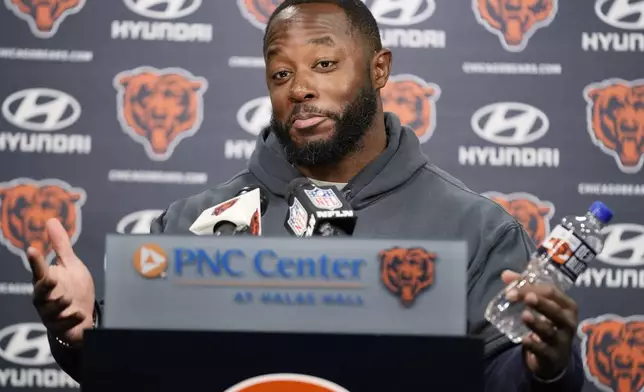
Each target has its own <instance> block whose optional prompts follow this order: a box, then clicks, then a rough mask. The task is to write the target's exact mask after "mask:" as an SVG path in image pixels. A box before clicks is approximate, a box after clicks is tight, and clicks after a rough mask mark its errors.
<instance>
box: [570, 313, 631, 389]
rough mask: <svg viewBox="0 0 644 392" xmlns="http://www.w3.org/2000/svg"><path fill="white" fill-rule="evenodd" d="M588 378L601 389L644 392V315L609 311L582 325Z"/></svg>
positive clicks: (580, 329) (581, 331)
mask: <svg viewBox="0 0 644 392" xmlns="http://www.w3.org/2000/svg"><path fill="white" fill-rule="evenodd" d="M577 334H578V335H579V337H580V338H581V341H582V347H581V352H582V359H583V361H584V370H585V371H586V377H587V378H588V380H590V381H591V382H592V383H593V384H595V386H597V388H598V389H601V390H602V391H612V392H640V391H644V316H631V317H624V318H622V317H619V316H616V315H611V314H606V315H602V316H599V317H597V318H593V319H587V320H584V321H582V322H581V323H580V324H579V327H578V330H577Z"/></svg>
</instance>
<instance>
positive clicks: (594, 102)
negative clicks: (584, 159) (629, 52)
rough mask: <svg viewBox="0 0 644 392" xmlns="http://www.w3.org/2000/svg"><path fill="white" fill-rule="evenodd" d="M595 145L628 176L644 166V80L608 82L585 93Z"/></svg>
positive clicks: (587, 121)
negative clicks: (612, 159)
mask: <svg viewBox="0 0 644 392" xmlns="http://www.w3.org/2000/svg"><path fill="white" fill-rule="evenodd" d="M583 96H584V99H585V100H586V103H587V106H586V123H587V129H588V133H589V134H590V138H591V140H592V142H593V143H594V144H595V145H596V146H597V147H599V148H600V149H601V150H602V151H603V152H604V153H605V154H608V155H611V156H612V157H613V158H614V159H615V162H616V163H617V166H618V167H619V169H620V170H621V171H622V172H624V173H629V174H632V173H637V172H639V171H640V170H641V169H642V166H643V165H644V79H639V80H634V81H630V82H629V81H625V80H622V79H607V80H604V81H602V82H598V83H592V84H589V85H588V86H586V88H585V89H584V94H583Z"/></svg>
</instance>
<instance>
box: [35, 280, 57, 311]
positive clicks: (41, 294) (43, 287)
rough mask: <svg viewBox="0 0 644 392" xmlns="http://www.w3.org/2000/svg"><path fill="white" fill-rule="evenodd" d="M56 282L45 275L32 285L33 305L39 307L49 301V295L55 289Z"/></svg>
mask: <svg viewBox="0 0 644 392" xmlns="http://www.w3.org/2000/svg"><path fill="white" fill-rule="evenodd" d="M57 284H58V281H57V280H56V278H54V277H53V276H51V275H46V276H45V277H44V278H42V279H40V280H39V281H38V282H36V284H35V285H34V292H33V294H32V298H33V303H34V305H40V304H43V303H45V302H47V301H49V294H50V293H51V292H52V291H53V290H54V288H56V285H57Z"/></svg>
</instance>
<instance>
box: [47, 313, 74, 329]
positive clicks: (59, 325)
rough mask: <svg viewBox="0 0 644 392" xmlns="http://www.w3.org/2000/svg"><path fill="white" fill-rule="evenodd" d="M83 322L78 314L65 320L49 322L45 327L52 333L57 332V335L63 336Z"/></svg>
mask: <svg viewBox="0 0 644 392" xmlns="http://www.w3.org/2000/svg"><path fill="white" fill-rule="evenodd" d="M82 322H83V318H82V317H80V316H79V315H78V314H74V315H73V316H71V317H67V318H63V319H58V320H55V321H49V322H47V323H44V325H45V327H46V328H47V329H48V330H49V331H52V332H55V333H57V334H62V333H65V332H67V331H69V330H70V329H72V328H74V327H75V326H77V325H78V324H80V323H82Z"/></svg>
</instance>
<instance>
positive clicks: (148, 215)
mask: <svg viewBox="0 0 644 392" xmlns="http://www.w3.org/2000/svg"><path fill="white" fill-rule="evenodd" d="M161 214H163V210H142V211H135V212H132V213H130V214H127V215H126V216H124V217H123V218H122V219H121V220H120V221H119V222H118V223H117V224H116V232H117V233H120V234H150V226H151V225H152V222H154V220H155V219H156V218H157V217H159V215H161Z"/></svg>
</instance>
